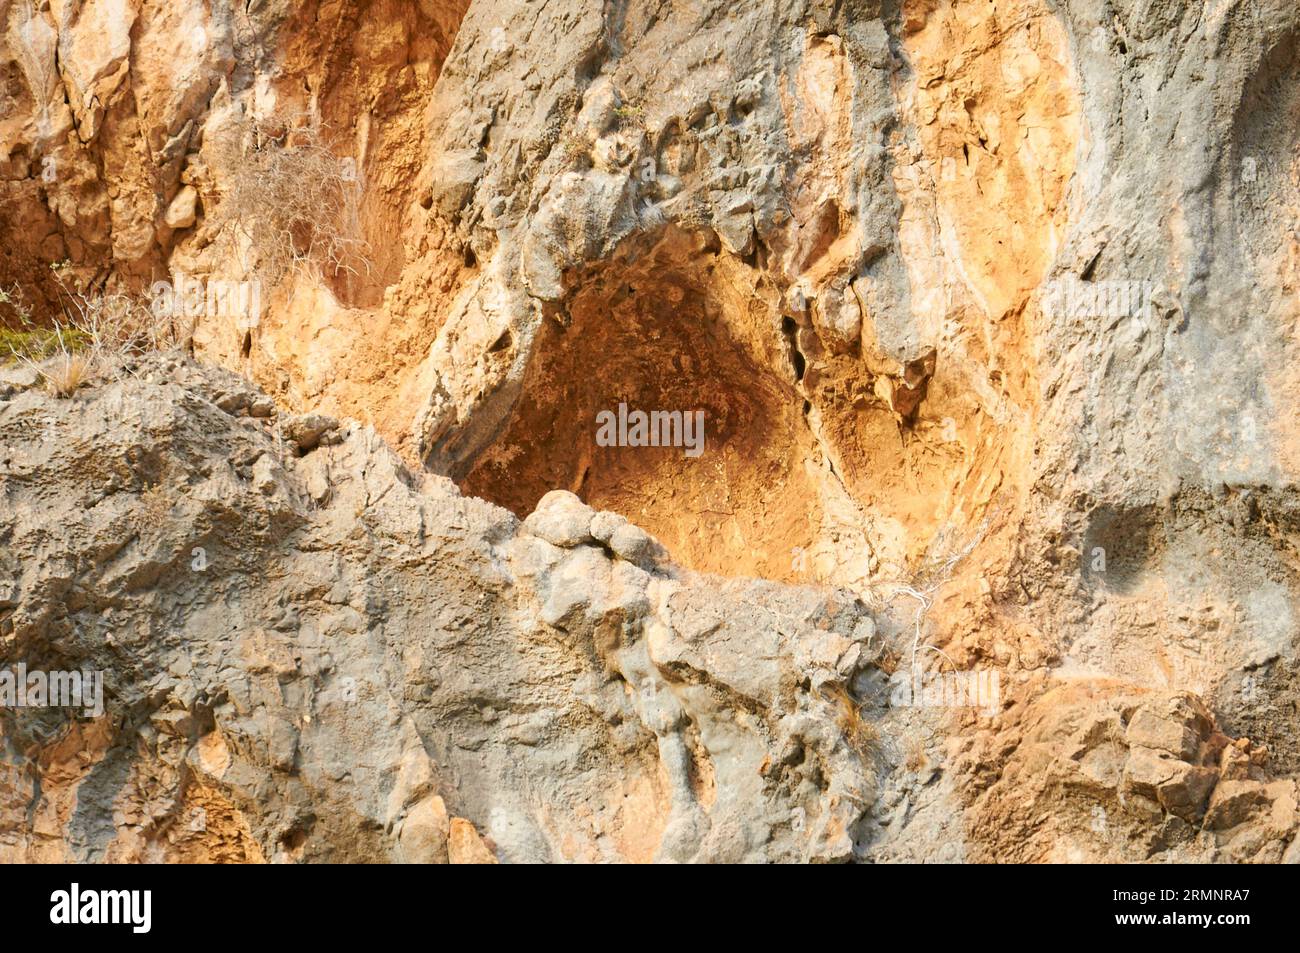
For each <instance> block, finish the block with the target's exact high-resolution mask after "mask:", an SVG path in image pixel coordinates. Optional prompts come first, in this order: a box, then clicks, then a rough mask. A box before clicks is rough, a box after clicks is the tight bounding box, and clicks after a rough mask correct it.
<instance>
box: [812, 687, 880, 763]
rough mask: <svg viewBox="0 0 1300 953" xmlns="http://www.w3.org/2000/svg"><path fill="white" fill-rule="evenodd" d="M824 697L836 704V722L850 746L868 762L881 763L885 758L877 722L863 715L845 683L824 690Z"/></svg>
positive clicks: (859, 705) (860, 707)
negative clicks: (874, 722)
mask: <svg viewBox="0 0 1300 953" xmlns="http://www.w3.org/2000/svg"><path fill="white" fill-rule="evenodd" d="M823 697H824V698H826V700H827V701H829V702H830V703H831V704H832V705H833V706H835V724H836V725H837V726H838V727H839V729H840V732H841V733H842V734H843V735H844V740H845V741H846V742H848V745H849V747H850V748H852V749H853V750H854V751H856V752H857V754H858V757H859V758H861V759H862V761H863V762H864V763H866V764H873V765H879V764H880V763H881V762H882V761H883V759H884V750H883V746H882V744H881V740H880V731H879V729H877V728H876V726H875V724H873V723H872V722H870V721H867V720H866V719H865V718H863V717H862V706H861V704H859V703H858V702H857V701H856V700H855V699H854V697H853V695H852V694H850V692H849V690H848V689H847V688H846V687H845V686H843V685H834V686H831V687H829V688H828V689H826V690H824V691H823Z"/></svg>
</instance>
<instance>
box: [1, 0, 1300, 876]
mask: <svg viewBox="0 0 1300 953" xmlns="http://www.w3.org/2000/svg"><path fill="white" fill-rule="evenodd" d="M1298 39H1300V9H1297V8H1296V7H1295V5H1294V3H1291V2H1289V0H1261V2H1259V3H1254V4H1249V5H1247V4H1239V3H1231V2H1228V3H1219V2H1205V3H1201V2H1195V3H1185V2H1175V0H1107V2H1102V0H1055V2H1049V0H1006V2H1001V0H999V2H997V3H989V2H983V0H979V2H977V0H855V2H837V3H830V2H826V3H821V2H815V0H809V2H796V0H771V2H717V3H692V4H685V3H672V4H667V5H659V4H646V3H639V2H624V3H612V4H611V3H607V2H604V0H601V2H595V0H565V2H563V3H558V2H552V3H547V4H541V3H536V2H528V0H513V2H512V0H494V2H492V3H486V2H474V3H468V4H467V3H463V2H458V0H448V2H443V0H420V2H414V0H406V2H403V0H375V2H362V0H340V2H308V3H302V4H290V3H287V2H282V0H267V2H252V3H247V4H236V5H231V4H227V3H221V2H213V3H209V4H201V3H196V2H188V0H187V2H180V3H176V2H170V3H164V2H160V0H158V2H156V0H81V2H76V0H45V2H38V0H0V79H2V80H3V85H2V86H0V229H2V230H3V232H4V234H5V237H6V241H5V242H4V243H3V247H0V289H5V290H7V292H8V296H7V297H6V299H5V300H6V301H9V302H13V301H19V300H21V301H23V302H27V305H26V306H25V307H26V308H27V309H28V310H29V311H30V313H31V315H32V318H31V320H34V321H35V322H36V323H37V324H39V323H41V322H46V323H48V322H51V321H55V320H57V318H58V315H59V314H60V313H61V312H62V311H63V310H66V308H67V303H68V300H69V299H70V298H71V299H72V300H73V301H74V302H80V303H81V304H82V305H83V306H84V304H85V302H86V301H87V300H88V299H89V300H93V301H99V300H102V296H104V295H110V296H112V297H113V300H126V301H134V302H137V303H141V304H142V306H143V307H144V308H145V310H149V311H150V313H152V314H153V315H154V316H155V317H157V316H158V315H159V314H160V313H162V314H163V318H164V319H165V320H166V321H168V322H170V324H171V339H172V340H177V341H178V347H177V348H176V350H175V351H173V352H171V353H168V354H163V355H147V356H141V355H140V354H138V353H130V354H126V355H119V356H117V357H116V358H115V359H111V360H110V358H111V357H112V355H109V356H103V355H97V359H96V361H95V362H94V366H93V367H90V368H89V369H88V372H87V374H86V375H85V377H86V380H85V382H84V385H83V386H75V383H80V382H75V383H74V386H72V387H71V388H66V387H65V388H58V387H54V388H52V389H53V390H56V391H58V390H62V391H64V392H65V394H66V393H70V394H71V396H58V395H56V394H53V393H49V392H48V391H49V390H51V388H47V387H43V386H42V385H41V382H40V375H39V373H33V372H32V371H31V370H30V369H28V368H23V367H18V366H12V367H9V368H6V369H4V370H2V371H0V374H2V375H3V376H0V438H2V439H3V443H2V444H0V490H2V491H3V492H2V493H0V545H2V547H3V548H0V646H3V648H2V650H0V652H2V654H3V659H4V662H5V663H6V664H7V665H10V666H14V665H17V664H19V663H22V664H24V665H25V666H27V668H28V669H32V670H41V671H45V670H50V671H54V670H73V669H76V670H86V671H92V670H93V671H101V672H103V673H104V675H103V678H104V711H103V712H102V713H99V714H92V715H89V716H87V715H78V714H77V713H75V712H70V711H68V710H66V709H58V708H53V707H48V706H46V707H40V706H37V707H32V706H16V705H15V706H13V707H8V708H5V709H3V710H0V730H2V731H3V733H4V738H5V741H6V749H5V755H4V759H3V772H4V778H5V780H4V782H3V784H2V785H0V811H2V812H3V815H2V816H3V821H0V845H2V848H0V849H3V851H4V852H5V854H6V856H8V857H10V858H13V859H87V860H115V859H167V860H185V859H200V860H202V859H211V860H323V859H331V860H345V859H351V860H388V859H392V860H411V861H426V860H444V859H450V860H452V861H460V860H491V859H497V860H501V861H531V860H557V861H558V860H565V859H574V860H632V861H638V860H651V859H661V860H678V861H688V860H697V861H727V860H772V861H790V860H848V859H858V860H877V861H890V860H954V861H959V860H966V861H1042V860H1059V861H1079V860H1128V861H1133V860H1164V861H1169V860H1175V861H1177V860H1210V859H1213V860H1230V861H1278V860H1282V859H1292V860H1293V859H1297V852H1298V851H1300V847H1297V846H1296V831H1297V825H1298V824H1300V819H1298V817H1297V813H1296V812H1297V808H1296V798H1297V787H1296V778H1297V776H1298V775H1300V755H1298V754H1297V747H1296V727H1297V719H1298V717H1300V716H1298V715H1297V711H1298V710H1300V709H1297V674H1298V667H1297V660H1296V644H1297V638H1298V637H1300V577H1298V576H1297V572H1298V570H1300V565H1298V560H1297V540H1298V539H1300V535H1298V532H1297V531H1298V529H1300V493H1297V484H1296V479H1297V472H1300V417H1298V416H1297V412H1296V398H1297V396H1300V370H1297V369H1298V368H1300V362H1298V361H1297V354H1296V348H1297V346H1298V345H1300V330H1298V329H1297V321H1298V320H1300V298H1298V297H1297V279H1298V278H1300V232H1298V226H1297V221H1298V220H1300V219H1298V216H1300V47H1298V46H1297V43H1298ZM51 264H55V265H57V266H58V267H56V268H54V269H51V267H50V266H51ZM161 282H166V283H168V285H167V287H165V288H162V289H160V285H159V283H161ZM214 287H216V288H220V289H227V288H234V289H236V293H235V294H234V297H233V300H234V302H235V303H234V304H233V305H232V304H231V298H230V297H229V296H224V290H223V292H222V294H217V295H215V296H214V294H213V293H212V289H213V288H214ZM191 288H197V289H198V290H197V293H196V296H195V295H189V294H188V291H189V290H190V289H191ZM177 291H179V292H180V294H179V296H177V297H176V298H173V299H171V300H173V301H174V300H177V299H179V300H182V301H184V300H189V299H193V300H195V301H196V302H197V306H195V307H192V308H186V307H180V308H179V309H178V308H176V307H171V308H168V309H159V308H158V306H157V305H158V302H159V296H160V295H168V294H171V293H173V292H177ZM248 292H251V293H252V295H251V296H250V294H248ZM241 294H243V297H240V295H241ZM96 296H99V297H96ZM254 302H255V304H254ZM83 310H84V307H83ZM17 315H18V308H17V307H16V306H14V305H13V304H12V303H11V304H10V306H9V309H8V310H7V311H0V318H3V319H4V320H5V321H6V323H7V325H8V326H9V327H10V328H11V329H12V330H17V329H18V326H19V322H18V317H17ZM218 368H224V370H219V369H218ZM46 376H47V377H50V376H52V375H51V374H50V373H48V372H47V374H46ZM249 381H251V382H254V383H248V382H249ZM620 405H624V406H625V407H626V408H632V409H633V410H635V409H643V410H646V411H650V410H660V411H665V412H678V413H679V414H685V415H695V414H697V413H698V414H702V420H703V421H704V424H703V443H702V445H701V446H700V447H699V448H698V449H699V451H700V452H698V454H697V453H695V451H694V450H691V452H683V450H684V448H683V447H681V446H680V445H677V446H672V447H649V446H637V445H636V442H637V441H636V440H635V439H632V440H630V441H629V440H627V439H620V440H615V441H612V442H611V441H609V440H605V439H601V437H600V428H599V424H598V421H599V420H600V419H601V416H602V414H606V413H608V414H618V413H619V412H620ZM326 415H328V416H326ZM619 436H620V437H621V438H626V436H627V434H626V433H620V434H619ZM611 443H612V444H613V445H611ZM629 444H630V445H629ZM686 449H689V448H686ZM2 687H3V686H0V688H2Z"/></svg>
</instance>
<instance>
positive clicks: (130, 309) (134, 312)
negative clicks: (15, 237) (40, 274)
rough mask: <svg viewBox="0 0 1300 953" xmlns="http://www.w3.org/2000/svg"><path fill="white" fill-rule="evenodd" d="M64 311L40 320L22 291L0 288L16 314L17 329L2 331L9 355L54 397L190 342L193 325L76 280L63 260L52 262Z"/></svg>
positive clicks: (141, 300)
mask: <svg viewBox="0 0 1300 953" xmlns="http://www.w3.org/2000/svg"><path fill="white" fill-rule="evenodd" d="M52 267H53V270H54V274H55V278H56V280H57V281H58V285H59V289H60V298H61V301H60V304H61V306H62V313H61V314H60V315H58V316H56V317H54V318H53V319H51V320H50V321H49V322H48V326H44V325H39V324H37V323H36V321H35V320H34V319H33V317H32V313H31V310H30V308H28V307H27V305H26V302H25V300H24V299H23V298H22V295H21V292H20V291H19V290H18V289H16V288H14V289H10V290H7V291H3V292H0V304H3V305H7V306H8V307H9V309H10V310H11V311H12V312H14V314H15V315H16V318H17V321H18V323H19V324H20V325H21V329H20V330H18V331H6V332H5V333H4V340H3V343H4V345H5V346H6V348H7V350H8V351H9V355H10V356H11V357H12V359H13V360H15V361H17V362H18V363H20V364H23V365H25V366H28V367H30V368H32V369H33V370H35V371H36V372H37V373H38V374H39V375H40V377H41V379H42V380H43V381H44V382H45V386H46V387H47V388H48V389H49V391H50V392H51V393H52V394H54V395H55V396H57V397H71V396H72V395H73V394H74V393H76V391H77V390H78V388H80V387H81V386H82V385H83V384H86V383H88V382H89V381H91V380H92V379H94V378H98V377H115V376H117V375H118V374H120V373H122V372H123V371H125V370H127V369H128V368H129V367H131V366H132V364H133V363H134V361H135V360H136V359H138V358H139V357H141V356H143V355H144V354H147V353H149V352H151V351H162V350H168V349H170V348H173V347H177V346H180V345H183V344H186V343H188V340H189V337H190V336H191V335H192V333H193V329H192V327H186V326H183V323H182V322H178V321H176V320H173V319H171V318H169V317H167V316H159V315H155V314H154V313H153V311H152V310H151V308H150V307H149V304H148V302H147V301H146V300H145V299H144V298H143V297H142V296H137V295H132V294H127V293H122V292H109V291H105V290H104V289H103V288H95V287H84V286H80V285H78V284H77V283H76V282H75V281H74V280H73V279H72V278H71V276H70V269H69V268H68V267H67V266H66V264H57V265H54V266H52Z"/></svg>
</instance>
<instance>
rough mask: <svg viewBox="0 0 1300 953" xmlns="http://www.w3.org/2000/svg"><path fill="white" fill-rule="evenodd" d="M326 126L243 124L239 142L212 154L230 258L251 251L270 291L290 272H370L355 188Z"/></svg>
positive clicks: (292, 119)
mask: <svg viewBox="0 0 1300 953" xmlns="http://www.w3.org/2000/svg"><path fill="white" fill-rule="evenodd" d="M326 129H327V127H325V126H323V125H322V124H321V123H320V122H319V121H318V120H315V119H314V118H313V117H311V116H309V115H306V114H303V113H284V112H281V113H276V114H273V115H271V116H269V117H267V118H264V119H258V120H249V121H248V125H247V128H246V129H245V130H244V135H243V137H242V140H241V141H239V142H238V143H235V142H233V141H232V142H231V143H229V144H227V145H226V146H225V147H224V148H219V149H218V150H217V152H218V154H217V157H216V162H217V163H218V164H219V165H220V166H221V167H222V169H223V175H222V177H221V178H222V181H223V182H224V183H225V186H226V188H225V194H224V195H223V196H222V198H221V201H220V204H219V205H218V207H217V209H216V213H215V214H216V217H217V222H218V225H219V227H220V228H221V229H222V232H223V234H224V236H225V240H226V241H227V242H228V243H229V244H230V247H231V250H232V252H233V253H234V254H235V257H237V258H241V259H242V256H241V255H240V249H242V248H244V247H249V248H251V249H252V252H253V254H254V255H255V256H256V257H257V261H256V262H255V263H253V262H244V263H243V264H244V267H245V269H246V270H251V268H250V266H252V267H255V269H256V271H257V273H258V275H259V277H260V278H261V279H262V280H263V281H265V282H266V283H267V284H268V285H271V286H274V285H275V284H276V283H278V282H279V281H280V280H281V279H282V278H284V277H285V276H286V275H287V274H288V273H289V272H291V271H306V272H308V273H310V274H313V275H317V274H319V275H323V276H324V277H327V278H337V277H340V276H349V275H358V274H360V273H361V272H363V271H364V272H366V273H367V274H368V273H369V271H370V261H369V259H368V258H367V257H366V255H367V252H368V247H367V245H366V243H365V241H364V239H363V238H362V229H361V213H360V201H361V186H360V180H359V178H358V175H357V172H356V169H355V166H352V165H349V164H348V163H349V161H350V160H346V159H340V158H339V157H338V156H336V155H335V153H334V151H333V150H332V148H331V147H330V144H329V143H328V142H327V140H326Z"/></svg>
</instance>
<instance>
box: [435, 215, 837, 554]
mask: <svg viewBox="0 0 1300 953" xmlns="http://www.w3.org/2000/svg"><path fill="white" fill-rule="evenodd" d="M642 251H643V252H644V253H643V254H639V255H638V254H635V253H632V254H626V255H622V256H619V257H618V258H617V259H616V260H613V261H610V262H607V263H604V264H602V265H600V266H597V267H595V268H593V269H591V270H590V271H588V272H587V273H584V274H581V275H575V276H573V277H572V279H571V293H570V295H569V296H568V299H567V302H566V305H567V307H566V309H565V311H564V312H563V313H562V314H560V315H559V316H558V318H557V319H556V320H548V322H547V325H546V327H545V329H544V330H543V331H542V337H541V339H540V341H539V342H538V345H537V348H536V351H535V356H534V358H533V363H532V365H531V367H530V368H529V372H528V375H527V377H526V379H525V382H524V388H523V393H522V395H521V397H520V399H519V401H518V403H517V405H516V408H515V412H514V416H513V418H512V419H511V421H510V423H509V424H508V425H507V427H506V429H505V431H504V432H503V434H502V435H501V436H500V437H499V438H498V439H497V441H496V443H495V444H494V445H493V446H492V447H491V448H489V450H488V451H487V452H486V453H485V454H483V455H482V456H481V457H480V458H479V460H477V461H476V463H475V465H474V466H473V468H472V469H471V471H470V472H469V473H468V475H467V476H466V477H465V478H464V479H463V480H462V481H461V486H462V489H464V491H465V492H466V493H470V494H472V495H475V496H480V497H484V498H486V499H489V500H491V501H493V502H495V503H498V504H500V505H502V506H505V507H507V508H509V509H510V510H512V511H513V512H515V513H516V514H519V515H521V516H522V515H526V514H527V513H529V512H531V511H532V509H533V508H534V507H535V505H536V503H537V501H538V500H539V499H540V498H541V496H542V495H543V494H545V493H546V492H547V491H549V490H552V489H556V488H562V489H568V490H571V491H573V492H574V493H576V494H578V496H580V497H581V498H582V499H584V500H585V501H586V502H587V503H589V504H590V505H592V506H594V507H596V508H599V509H608V510H613V511H615V512H618V513H621V514H623V515H624V516H627V517H628V518H629V519H631V520H633V521H634V522H636V523H638V524H639V525H641V526H643V527H645V528H646V529H647V530H649V531H650V532H652V533H654V534H655V535H656V536H658V537H659V539H660V540H662V541H663V542H664V544H665V545H666V546H667V547H668V548H669V549H670V551H672V553H673V555H674V558H675V559H677V560H678V561H679V562H681V563H683V564H686V565H689V566H691V567H693V568H695V569H699V570H703V571H707V572H717V573H722V574H726V575H746V576H764V577H769V578H781V579H784V578H790V576H791V563H792V553H794V552H795V551H796V549H797V548H798V547H803V546H806V545H808V543H809V541H810V538H811V536H812V534H813V533H814V532H815V531H816V528H817V526H818V524H819V513H818V509H819V506H820V502H819V495H818V492H817V488H816V485H815V480H814V478H813V476H812V475H811V474H810V473H809V472H808V469H807V468H806V467H805V465H804V461H805V460H807V459H808V458H809V457H810V455H811V454H812V453H813V445H812V444H813V438H812V436H811V434H810V432H809V430H808V427H807V424H806V422H805V421H804V420H803V419H802V415H801V411H800V408H801V406H802V400H801V398H800V397H799V395H798V394H797V392H796V390H795V387H794V381H795V375H794V369H793V368H792V367H791V366H790V359H789V356H788V354H786V352H785V347H784V335H783V334H782V333H781V318H780V315H779V314H778V313H777V312H776V311H775V310H774V308H773V307H772V306H771V305H770V304H769V303H768V302H766V301H764V300H762V299H761V298H760V297H759V296H758V295H757V294H756V293H755V291H754V289H753V286H752V285H749V286H747V285H746V284H745V282H743V281H737V280H735V279H736V273H735V271H734V269H735V268H737V267H738V266H737V265H736V263H734V262H732V261H730V260H728V259H725V258H723V257H722V256H719V255H718V254H717V249H716V247H710V245H709V242H708V241H707V240H706V239H703V238H701V237H699V236H697V235H691V234H687V233H684V232H679V231H676V230H675V229H673V230H670V231H669V232H668V233H667V234H666V235H665V236H664V237H663V238H662V240H660V241H659V242H658V243H657V244H656V245H655V246H654V247H653V248H652V249H649V250H648V251H647V250H644V249H643V250H642ZM620 405H622V411H620ZM636 411H642V412H644V413H645V414H647V415H649V414H651V412H654V411H659V412H662V413H668V414H673V413H680V414H681V415H682V416H681V420H682V422H683V424H685V423H686V421H687V419H688V418H687V416H686V415H688V414H693V415H698V414H700V413H702V414H703V440H702V444H695V445H694V446H692V445H688V439H687V438H689V437H691V436H692V434H691V431H690V430H689V429H687V428H686V427H685V426H683V427H680V428H679V427H669V428H667V429H664V426H665V424H664V421H666V420H667V419H668V418H665V417H660V418H657V419H658V420H659V422H660V425H661V426H660V432H661V433H663V434H665V435H669V436H674V435H675V436H676V437H678V438H679V439H678V440H677V441H676V443H677V444H678V445H676V446H636V445H632V444H633V443H634V442H635V441H636V440H637V437H638V432H637V430H636V419H635V418H634V417H633V416H632V415H633V414H634V412H636ZM602 414H605V416H602ZM619 418H622V419H624V420H627V421H628V423H629V426H628V427H627V428H626V433H625V434H624V436H625V437H626V439H625V440H620V439H619V438H618V436H615V439H614V440H613V444H614V445H604V444H607V443H609V442H610V441H608V440H607V439H606V438H607V437H609V436H610V434H611V433H617V431H605V433H604V435H602V434H601V427H602V423H608V422H610V421H611V420H616V419H619ZM695 419H699V418H698V417H696V418H695Z"/></svg>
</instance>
